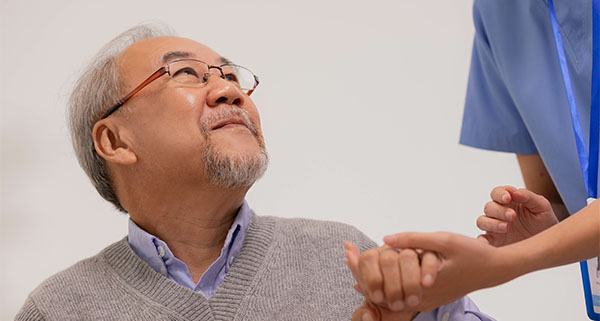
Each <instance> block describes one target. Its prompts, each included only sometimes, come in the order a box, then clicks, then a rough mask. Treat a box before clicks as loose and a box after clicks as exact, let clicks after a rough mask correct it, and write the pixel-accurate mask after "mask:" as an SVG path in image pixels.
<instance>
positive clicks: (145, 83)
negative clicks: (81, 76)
mask: <svg viewBox="0 0 600 321" xmlns="http://www.w3.org/2000/svg"><path fill="white" fill-rule="evenodd" d="M186 60H191V61H196V62H201V63H203V64H205V65H206V66H207V68H208V72H207V73H208V74H210V70H211V69H217V70H219V72H220V73H221V76H220V77H221V78H222V79H225V74H223V67H225V66H235V67H242V68H244V69H246V70H248V71H250V73H251V74H252V76H253V77H254V87H252V89H247V90H248V92H247V93H245V94H246V95H248V96H250V95H251V94H252V93H253V92H254V90H255V89H256V87H257V86H258V84H259V81H258V76H256V75H255V74H254V73H253V72H252V71H251V70H250V69H248V68H246V67H243V66H240V65H236V64H232V63H225V64H222V65H219V66H215V65H210V64H208V63H206V62H204V61H202V60H198V59H193V58H183V59H177V60H173V61H171V62H169V63H167V64H165V65H164V66H162V67H160V68H159V69H158V70H156V71H155V72H153V73H152V74H151V75H150V76H149V77H148V78H146V80H144V81H142V83H141V84H139V85H138V86H137V87H135V88H134V89H133V90H132V91H131V92H129V94H127V95H125V96H124V97H123V98H121V99H119V101H118V102H117V103H116V104H115V105H114V106H112V107H111V108H110V109H109V110H108V111H107V112H106V113H104V115H102V118H100V120H102V119H106V118H107V117H108V116H110V115H112V114H113V113H114V112H115V111H117V110H118V109H119V108H121V106H123V105H125V103H126V102H128V101H129V100H130V99H131V98H133V96H135V94H137V93H138V92H140V91H141V90H142V89H144V87H146V86H148V85H149V84H150V83H152V82H153V81H155V80H156V79H158V78H160V77H162V76H163V75H165V74H169V76H171V74H170V70H168V68H167V67H168V66H169V65H171V64H173V63H176V62H180V61H186ZM209 76H210V75H209Z"/></svg>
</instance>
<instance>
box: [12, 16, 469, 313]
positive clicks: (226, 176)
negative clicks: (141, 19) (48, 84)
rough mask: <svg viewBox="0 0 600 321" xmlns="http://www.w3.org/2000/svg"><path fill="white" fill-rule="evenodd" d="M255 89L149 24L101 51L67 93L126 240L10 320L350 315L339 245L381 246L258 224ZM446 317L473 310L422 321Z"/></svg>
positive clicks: (354, 297) (464, 303)
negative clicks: (122, 220)
mask: <svg viewBox="0 0 600 321" xmlns="http://www.w3.org/2000/svg"><path fill="white" fill-rule="evenodd" d="M257 85H258V78H257V77H256V76H254V74H253V73H252V72H251V71H249V70H248V69H246V68H244V67H241V66H238V65H235V64H232V63H231V62H229V61H228V60H227V59H225V58H224V57H222V56H221V55H219V54H217V53H216V52H214V51H213V50H211V49H210V48H208V47H206V46H204V45H202V44H199V43H197V42H194V41H192V40H189V39H184V38H178V37H172V36H165V34H164V33H161V32H157V31H156V29H155V28H151V27H148V26H139V27H135V28H133V29H131V30H129V31H127V32H125V33H124V34H122V35H121V36H119V37H117V38H116V39H115V40H113V41H112V42H110V43H109V44H108V45H106V46H105V47H104V48H103V49H102V50H101V52H100V53H99V54H98V56H97V57H96V58H95V59H94V61H93V62H92V63H91V64H90V66H89V67H88V68H87V70H85V71H84V73H83V76H82V77H81V78H80V80H79V82H78V83H77V85H76V87H75V90H74V92H73V94H72V97H71V100H70V103H69V105H70V106H69V120H70V129H71V133H72V139H73V145H74V148H75V152H76V155H77V158H78V160H79V162H80V165H81V166H82V168H83V169H84V170H85V172H86V173H87V175H88V176H89V177H90V180H91V181H92V183H93V184H94V186H95V187H96V189H97V190H98V192H99V194H100V195H101V196H102V197H103V198H105V199H106V200H108V201H110V202H111V203H112V204H114V206H115V207H116V208H117V209H119V210H121V211H123V212H126V213H128V214H129V215H130V220H129V234H128V237H127V238H124V239H122V240H120V241H118V242H116V243H114V244H112V245H110V246H108V247H107V248H106V249H104V250H103V251H102V252H100V253H99V254H97V255H96V256H94V257H91V258H88V259H85V260H83V261H81V262H79V263H77V264H75V265H74V266H72V267H70V268H68V269H67V270H65V271H63V272H60V273H58V274H57V275H55V276H53V277H51V278H50V279H48V280H47V281H45V282H44V283H43V284H42V285H40V286H39V287H38V288H37V289H36V290H34V291H33V293H32V294H31V295H30V296H29V298H28V299H27V301H26V302H25V305H24V306H23V308H22V310H21V311H20V312H19V314H18V315H17V319H18V320H92V319H94V320H104V319H119V320H307V319H310V320H344V319H350V317H351V316H352V313H353V311H355V310H356V309H357V308H358V307H359V305H360V303H361V301H362V300H363V298H362V296H361V295H360V294H358V293H357V292H355V291H354V289H353V284H354V280H353V279H352V275H351V273H350V271H349V270H348V269H347V268H346V266H345V265H344V250H343V245H342V244H343V241H351V242H353V243H355V244H357V245H358V247H359V248H360V250H362V251H365V250H368V249H372V248H374V247H376V244H375V243H374V242H372V241H371V240H369V239H368V238H367V237H365V236H364V235H363V234H362V233H360V232H359V231H357V230H356V229H354V228H352V227H350V226H347V225H344V224H339V223H332V222H320V221H311V220H306V219H282V218H275V217H266V216H257V215H255V214H254V213H253V212H252V211H251V210H250V208H249V207H248V204H247V203H246V202H245V201H244V197H245V195H246V192H247V191H248V189H249V188H250V187H251V186H252V184H253V183H254V182H255V181H256V180H257V179H258V178H259V177H260V176H261V175H262V174H263V173H264V171H265V169H266V167H267V162H268V158H267V154H266V151H265V144H264V141H263V137H262V133H261V127H260V120H259V115H258V111H257V108H256V106H255V105H254V103H253V102H252V100H251V99H250V94H251V93H252V91H253V90H255V89H256V86H257ZM115 102H116V104H115ZM363 308H364V306H363ZM382 309H383V310H380V311H382V312H383V316H384V317H393V318H395V319H397V320H410V319H412V318H414V316H415V314H416V312H402V313H393V312H391V311H389V310H385V309H384V308H382ZM450 314H452V316H456V320H463V319H468V318H467V317H468V316H471V317H473V316H476V315H480V314H479V312H478V311H477V308H476V307H475V306H474V305H473V304H472V303H470V301H468V299H466V298H464V299H461V300H459V301H457V302H455V303H453V304H452V305H449V306H445V307H442V308H440V309H437V310H434V311H433V312H430V313H421V314H419V315H418V316H417V319H419V320H435V319H436V318H438V317H439V318H442V317H445V318H446V319H445V320H447V319H448V316H449V315H450ZM359 317H360V316H359ZM468 320H480V318H479V317H477V318H475V317H473V318H472V319H468Z"/></svg>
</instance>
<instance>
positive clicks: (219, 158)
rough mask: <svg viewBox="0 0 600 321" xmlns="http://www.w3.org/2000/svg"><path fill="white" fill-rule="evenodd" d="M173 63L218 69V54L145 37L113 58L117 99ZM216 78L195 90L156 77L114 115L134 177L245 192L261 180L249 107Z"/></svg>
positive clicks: (256, 122) (260, 152)
mask: <svg viewBox="0 0 600 321" xmlns="http://www.w3.org/2000/svg"><path fill="white" fill-rule="evenodd" d="M181 58H194V59H199V60H202V61H204V62H206V63H208V64H210V65H217V66H218V65H221V64H223V58H222V57H221V56H220V55H218V54H217V53H215V52H214V51H212V50H211V49H210V48H208V47H206V46H204V45H202V44H199V43H197V42H195V41H192V40H189V39H184V38H176V37H159V38H151V39H145V40H142V41H139V42H137V43H135V44H133V45H132V46H130V47H129V48H127V49H126V50H125V51H124V52H123V53H122V55H121V56H119V58H118V59H117V66H118V67H117V68H118V72H119V75H120V76H121V77H122V78H121V79H122V83H123V88H124V92H123V93H122V94H123V95H125V94H127V93H128V92H129V91H131V90H132V89H133V88H135V87H136V86H137V85H139V84H140V83H141V82H142V81H143V80H145V79H146V78H147V77H148V76H149V75H150V74H152V73H153V72H154V71H156V70H157V69H158V68H160V67H161V66H163V65H165V64H166V63H168V62H170V61H172V60H175V59H181ZM219 75H220V74H219V73H218V71H217V70H213V71H212V73H211V77H210V78H209V80H208V82H206V83H205V84H203V85H201V86H192V85H185V84H181V83H178V82H175V81H173V80H171V78H170V77H169V76H168V75H164V76H163V77H161V78H159V79H157V80H156V81H154V82H152V83H151V84H150V85H148V86H147V87H145V88H144V89H143V90H141V91H140V92H139V93H138V94H136V96H134V98H132V99H131V100H130V101H129V102H127V104H126V105H125V106H124V107H125V109H126V110H123V111H121V113H116V114H115V115H114V116H117V118H118V119H116V120H115V121H117V122H120V123H121V124H122V126H121V127H123V130H127V131H129V137H131V142H130V144H131V148H132V150H133V151H134V152H135V154H136V156H137V159H138V165H139V168H140V169H141V171H142V172H141V173H140V174H142V175H143V174H144V171H146V170H150V171H154V172H156V171H158V172H160V173H162V174H167V175H168V177H169V178H171V179H172V181H175V182H178V183H184V182H186V181H188V182H190V183H193V184H195V183H198V179H201V180H202V179H204V180H207V181H209V182H210V183H213V184H216V185H221V186H225V187H230V186H249V185H251V184H252V183H253V182H254V181H255V180H256V179H258V177H260V175H262V173H263V172H264V170H265V169H266V164H267V157H266V152H265V147H264V141H263V137H262V132H261V129H260V119H259V115H258V111H257V110H256V106H255V105H254V103H253V102H252V100H251V99H250V98H249V97H248V96H247V95H246V94H244V93H243V92H242V91H241V90H240V89H239V88H238V86H236V85H235V84H234V83H232V82H230V81H227V80H225V79H222V78H220V77H219ZM114 116H111V117H114Z"/></svg>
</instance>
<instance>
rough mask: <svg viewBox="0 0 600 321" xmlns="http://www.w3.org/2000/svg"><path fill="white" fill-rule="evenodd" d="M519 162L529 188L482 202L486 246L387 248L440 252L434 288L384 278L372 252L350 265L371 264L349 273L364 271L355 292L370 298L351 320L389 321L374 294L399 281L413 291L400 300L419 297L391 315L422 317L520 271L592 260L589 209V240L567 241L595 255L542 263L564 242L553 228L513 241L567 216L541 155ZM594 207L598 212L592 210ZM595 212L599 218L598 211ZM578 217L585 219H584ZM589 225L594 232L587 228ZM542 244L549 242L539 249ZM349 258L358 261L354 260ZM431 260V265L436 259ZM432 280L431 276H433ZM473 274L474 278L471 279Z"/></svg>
mask: <svg viewBox="0 0 600 321" xmlns="http://www.w3.org/2000/svg"><path fill="white" fill-rule="evenodd" d="M517 160H518V162H519V166H520V168H521V173H522V175H523V180H524V182H525V185H526V187H527V189H516V188H514V187H512V186H499V187H496V188H494V189H493V190H492V192H491V193H490V197H491V201H490V202H488V203H486V205H485V207H484V215H482V216H480V217H479V218H478V219H477V226H478V227H479V228H480V229H481V230H482V231H484V232H485V233H484V234H482V235H479V237H478V239H479V240H480V241H483V242H482V243H484V244H476V242H474V239H471V238H467V237H463V236H459V235H454V234H451V233H434V234H415V233H413V234H410V233H408V234H400V235H402V236H401V237H400V241H399V242H400V243H395V241H390V242H387V243H388V244H389V245H390V246H397V247H398V248H399V249H406V248H420V249H427V250H431V251H438V254H439V255H440V257H442V262H441V266H440V269H441V270H442V271H441V273H440V275H441V277H440V280H439V281H436V284H435V286H433V283H434V281H433V280H434V278H433V279H431V281H430V282H426V281H425V279H424V278H422V279H421V284H418V283H415V279H416V277H413V278H412V279H411V278H398V277H392V278H385V277H382V276H381V275H382V274H383V273H381V272H379V271H380V270H381V271H383V270H384V264H383V263H382V262H379V263H378V262H377V259H374V258H373V256H374V255H373V254H367V255H365V254H363V255H361V256H360V257H358V258H357V259H355V260H358V263H356V265H357V266H358V267H362V266H363V265H367V266H370V267H369V268H368V269H364V270H358V268H357V267H355V268H354V269H355V270H358V271H359V272H356V273H354V272H353V274H359V273H361V275H359V276H358V277H357V276H355V278H356V279H357V281H358V280H361V281H358V283H359V286H358V287H359V289H361V288H362V289H367V290H366V291H364V292H365V293H366V295H365V297H368V298H369V301H366V303H365V304H364V305H363V306H361V307H360V308H359V309H358V310H357V311H356V313H355V315H358V316H357V317H356V320H362V319H361V318H360V316H361V315H364V316H365V317H366V318H372V320H391V319H393V317H392V318H389V319H388V318H386V316H388V317H389V314H387V315H386V314H384V313H380V312H378V309H386V308H389V307H392V305H391V304H392V303H391V302H390V300H388V301H387V302H385V301H383V300H381V299H380V297H381V296H380V295H379V294H377V295H374V293H376V292H375V291H376V290H378V289H385V288H390V287H393V286H392V285H390V284H389V283H396V284H395V288H408V289H410V290H408V291H407V290H405V291H404V293H405V295H406V296H405V298H406V297H409V296H410V295H414V296H416V297H417V298H418V300H413V302H416V303H415V304H408V305H406V304H404V305H396V306H395V308H394V309H391V310H392V311H401V310H402V309H403V308H405V310H407V311H411V310H412V309H414V308H415V306H417V308H418V310H419V311H427V310H429V309H433V308H435V307H437V306H440V305H442V304H446V303H449V302H452V301H454V300H456V299H458V298H460V297H462V296H463V295H466V294H468V293H470V292H472V291H474V290H477V289H482V288H486V287H491V286H495V285H498V284H502V283H504V282H508V281H509V280H512V279H513V278H515V277H517V276H520V275H522V274H525V273H529V272H532V271H535V270H539V269H544V268H549V267H552V266H556V265H560V264H567V263H572V262H576V261H578V260H583V259H585V258H588V257H592V256H595V255H597V254H598V252H600V249H596V250H594V248H596V247H598V246H599V245H600V231H598V230H599V229H600V218H599V217H598V215H596V216H594V213H593V209H590V208H589V206H588V208H585V209H584V210H582V212H584V213H587V217H586V218H585V222H587V223H588V224H590V225H588V226H586V227H587V228H588V229H587V230H586V231H587V234H585V235H586V237H587V239H585V241H583V240H581V238H580V235H576V234H573V233H571V234H569V236H568V237H570V239H569V241H570V242H571V243H572V244H578V243H577V242H587V243H586V244H591V243H593V244H594V246H591V247H589V249H592V250H591V251H590V253H591V254H590V253H587V252H585V253H583V252H582V251H575V252H573V251H570V250H569V249H568V247H566V248H564V247H563V248H564V251H563V252H562V253H561V256H560V257H558V258H557V260H548V258H547V257H543V256H544V255H550V253H549V252H550V251H551V250H552V247H551V246H550V247H549V246H548V244H552V243H548V238H552V237H556V240H559V239H560V238H561V237H564V236H562V235H560V232H556V231H557V229H553V230H552V233H550V234H544V237H543V238H535V239H534V240H533V241H528V242H521V243H517V242H520V241H523V240H526V239H528V238H530V237H532V236H534V235H536V234H538V233H540V232H542V231H544V230H546V229H548V228H550V227H552V226H554V225H556V224H557V223H558V222H559V220H564V219H565V218H566V217H568V212H567V209H566V207H565V205H564V203H563V202H562V199H561V198H560V195H559V194H558V191H557V189H556V187H555V185H554V183H553V181H552V179H551V177H550V175H549V173H548V171H547V169H546V167H545V166H544V163H543V161H542V159H541V157H540V156H539V155H517ZM596 203H598V202H596ZM596 207H598V206H597V205H596ZM598 212H599V213H598V214H600V211H598ZM578 219H580V220H582V219H581V218H578ZM569 223H570V224H571V225H575V224H576V223H571V221H570V222H569ZM578 224H579V226H581V227H582V228H583V226H584V225H585V223H583V224H582V223H578ZM589 227H592V228H591V229H589ZM594 227H595V228H596V229H594ZM562 230H564V228H563V229H558V231H562ZM582 231H583V230H582ZM408 235H411V236H408ZM415 235H417V236H415ZM412 237H415V238H416V239H417V241H416V243H408V242H409V240H410V241H411V242H412V241H413V239H411V238H412ZM556 240H555V242H556ZM388 241H389V239H388ZM543 242H546V243H544V244H543V245H540V243H543ZM515 243H516V244H515ZM425 244H428V245H429V247H427V246H425ZM450 244H452V245H450ZM510 244H515V245H513V246H510V247H506V248H503V249H502V251H496V250H494V249H493V248H492V247H489V246H486V245H492V246H494V247H501V246H506V245H510ZM573 246H581V245H573ZM436 249H437V250H436ZM457 250H458V251H457ZM404 251H407V250H403V252H404ZM460 251H462V253H461V252H460ZM520 251H529V252H520ZM594 251H595V252H594ZM347 252H348V250H347ZM534 252H535V253H537V255H536V256H532V255H529V254H533V253H534ZM580 252H581V253H580ZM426 253H431V252H426ZM523 253H527V254H528V255H526V257H520V256H523ZM347 255H348V254H347ZM351 255H352V254H351ZM354 256H357V255H356V254H354ZM569 257H575V259H574V260H573V259H569ZM533 258H536V259H533ZM400 262H401V261H400ZM430 262H434V260H432V261H430ZM430 262H427V261H425V260H422V262H421V266H419V265H418V264H417V265H415V264H414V263H405V264H406V265H407V266H409V267H411V268H412V269H413V270H418V269H422V270H427V269H429V267H427V266H424V264H432V263H430ZM472 262H484V263H483V264H481V265H485V266H486V267H482V266H480V265H479V264H478V265H477V266H476V269H473V264H472ZM563 262H565V263H563ZM435 263H437V257H436V258H435ZM400 264H401V263H400ZM436 266H437V265H436ZM351 269H352V267H351ZM480 271H486V273H484V274H485V275H480V274H482V273H480ZM432 275H434V276H435V275H436V274H432ZM473 275H474V276H477V277H473ZM465 278H467V279H468V281H467V282H462V281H461V283H457V282H455V281H456V280H464V279H465ZM365 280H367V281H365ZM369 280H370V281H369ZM427 281H429V280H427ZM361 282H362V283H363V284H361ZM362 289H361V290H362ZM396 295H397V294H396ZM386 297H387V296H386ZM403 303H404V302H403ZM363 319H364V318H363Z"/></svg>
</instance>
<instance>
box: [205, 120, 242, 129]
mask: <svg viewBox="0 0 600 321" xmlns="http://www.w3.org/2000/svg"><path fill="white" fill-rule="evenodd" d="M237 126H244V127H245V128H248V126H246V123H245V122H244V121H243V120H242V119H240V118H228V119H224V120H221V121H219V122H217V123H216V124H215V125H213V126H212V127H211V129H210V130H217V129H221V128H224V127H237Z"/></svg>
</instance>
